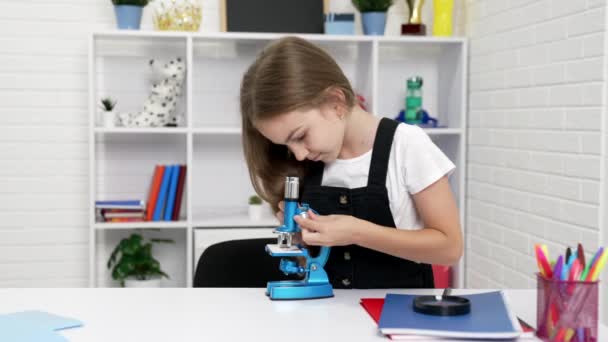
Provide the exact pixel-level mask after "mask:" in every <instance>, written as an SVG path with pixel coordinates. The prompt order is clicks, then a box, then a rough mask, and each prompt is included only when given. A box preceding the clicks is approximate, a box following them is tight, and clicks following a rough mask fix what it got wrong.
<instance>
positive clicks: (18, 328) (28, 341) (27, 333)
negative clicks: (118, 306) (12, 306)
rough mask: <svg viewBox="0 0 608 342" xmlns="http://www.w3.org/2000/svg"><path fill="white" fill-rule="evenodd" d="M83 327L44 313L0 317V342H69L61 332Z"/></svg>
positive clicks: (17, 313)
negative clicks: (59, 332)
mask: <svg viewBox="0 0 608 342" xmlns="http://www.w3.org/2000/svg"><path fill="white" fill-rule="evenodd" d="M80 326H82V322H80V321H78V320H75V319H72V318H67V317H61V316H57V315H53V314H50V313H47V312H42V311H22V312H15V313H10V314H5V315H0V341H20V342H67V341H68V340H67V339H66V338H65V337H63V336H61V335H60V334H58V333H57V331H59V330H63V329H69V328H76V327H80Z"/></svg>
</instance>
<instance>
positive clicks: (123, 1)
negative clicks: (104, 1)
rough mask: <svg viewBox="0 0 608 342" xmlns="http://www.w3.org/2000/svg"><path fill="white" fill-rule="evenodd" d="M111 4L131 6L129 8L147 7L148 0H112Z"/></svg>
mask: <svg viewBox="0 0 608 342" xmlns="http://www.w3.org/2000/svg"><path fill="white" fill-rule="evenodd" d="M112 3H113V4H114V5H116V6H118V5H131V6H139V7H146V5H148V0H112Z"/></svg>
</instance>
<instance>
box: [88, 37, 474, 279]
mask: <svg viewBox="0 0 608 342" xmlns="http://www.w3.org/2000/svg"><path fill="white" fill-rule="evenodd" d="M282 36H283V35H281V34H272V33H269V34H258V33H214V34H202V33H185V32H184V33H181V32H154V31H110V32H96V33H93V34H92V35H91V37H90V51H89V89H90V93H89V108H90V110H89V111H90V121H89V122H90V124H89V137H90V139H89V141H90V146H89V151H90V175H91V177H90V186H89V191H90V202H91V204H90V228H91V229H90V285H91V286H113V285H114V284H113V283H112V281H111V279H110V275H109V273H108V271H107V269H106V268H105V263H106V261H107V256H108V255H109V252H111V250H112V248H113V247H114V244H115V243H116V242H117V241H119V238H121V237H123V236H126V235H127V234H128V233H129V232H130V231H132V230H134V229H140V228H142V229H157V230H155V231H152V232H150V233H149V234H151V235H154V236H162V237H171V238H173V239H175V240H176V245H168V246H155V248H157V247H158V250H155V255H157V257H158V259H159V261H160V262H161V266H162V268H163V269H164V270H165V271H166V272H167V273H169V275H170V276H171V279H170V280H167V281H166V282H165V283H164V286H179V287H186V286H192V279H193V273H194V271H195V267H196V261H197V260H198V256H199V255H200V253H201V252H202V250H203V249H204V248H205V247H206V246H208V245H210V244H212V243H215V242H219V241H222V240H226V239H232V238H247V237H260V236H272V233H271V231H272V228H273V227H274V226H275V225H276V224H277V221H276V219H275V218H273V217H272V216H271V214H270V210H268V217H267V218H265V219H263V220H261V221H256V222H252V221H251V220H249V218H248V217H247V212H246V211H247V198H248V196H249V195H251V194H253V189H252V186H251V184H250V181H249V176H248V173H247V169H246V165H245V162H244V158H243V154H242V149H241V140H240V134H241V128H240V113H239V103H238V93H239V86H240V80H241V77H242V75H243V73H244V71H245V69H246V68H247V67H248V65H249V64H250V63H251V62H252V61H253V59H254V58H255V56H256V55H257V53H258V52H259V51H260V50H261V49H262V47H263V46H265V45H266V44H268V43H269V42H271V41H272V40H274V39H277V38H280V37H282ZM298 36H300V37H302V38H305V39H308V40H310V41H312V42H313V43H315V44H318V45H319V46H321V47H322V48H324V49H326V51H328V52H329V53H330V54H331V55H332V57H334V58H335V59H336V61H337V62H338V64H339V65H340V66H341V68H342V69H343V70H344V72H345V74H346V75H347V77H348V78H349V79H350V81H351V83H352V85H353V87H354V89H355V91H356V92H358V93H359V94H361V95H363V96H364V97H365V98H366V104H367V106H368V110H370V111H371V112H372V113H375V115H382V116H387V117H395V116H397V114H398V113H399V111H400V110H401V109H403V107H404V102H405V85H406V79H407V78H408V77H411V76H415V75H418V76H422V77H423V79H424V86H423V91H424V95H423V99H424V108H425V109H427V110H428V112H429V113H430V114H431V116H433V117H437V118H438V119H439V123H440V125H445V126H446V127H443V128H433V129H426V132H427V133H428V134H429V135H430V136H431V138H432V139H433V141H434V142H435V143H436V144H437V145H438V146H439V147H440V148H441V149H442V150H443V151H444V152H445V153H446V154H447V156H448V157H449V158H450V159H451V160H452V161H453V162H454V163H455V164H456V166H457V171H456V172H455V173H453V174H452V176H451V178H450V183H451V186H452V189H453V191H454V193H455V195H456V200H457V202H458V205H459V208H460V216H461V219H462V226H463V229H464V227H465V225H464V218H465V213H464V208H465V200H464V199H465V196H464V193H465V172H466V167H465V160H466V159H465V155H466V142H465V139H466V127H467V125H466V111H467V109H466V88H467V79H466V75H467V42H466V40H465V39H462V38H434V37H376V36H330V35H298ZM177 56H181V57H184V58H186V61H187V66H188V70H187V72H188V73H187V82H186V83H185V89H184V96H183V98H182V99H181V101H182V103H181V104H180V108H181V110H182V111H183V113H184V114H185V120H184V121H185V124H184V125H183V126H181V127H165V128H124V127H117V128H103V127H98V126H97V125H96V123H97V122H98V120H97V103H98V102H99V100H100V98H101V97H103V96H111V97H114V98H115V99H117V101H118V102H117V109H118V110H119V111H136V110H140V108H141V107H142V106H143V102H144V100H145V98H146V97H147V96H148V92H149V89H150V82H149V81H147V80H146V77H147V75H148V74H149V70H148V63H147V61H148V60H149V59H150V58H161V59H169V58H174V57H177ZM178 163H179V164H185V165H187V167H188V169H187V177H186V187H185V191H184V198H183V201H182V212H181V215H180V220H179V221H177V222H142V223H99V222H95V209H94V201H95V200H102V199H131V198H137V199H144V200H146V199H147V196H148V189H149V186H150V180H151V178H152V174H153V171H154V166H155V165H157V164H178ZM463 271H464V258H463V259H462V261H461V263H460V264H459V265H458V267H456V268H455V272H454V275H455V279H454V281H455V282H454V286H455V287H463V286H464V272H463Z"/></svg>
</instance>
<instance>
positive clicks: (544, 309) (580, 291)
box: [536, 274, 599, 342]
mask: <svg viewBox="0 0 608 342" xmlns="http://www.w3.org/2000/svg"><path fill="white" fill-rule="evenodd" d="M598 283H599V281H565V280H556V279H547V278H545V277H544V276H542V275H540V274H537V275H536V284H537V297H536V326H537V330H536V335H537V336H538V337H539V338H540V339H542V340H544V341H570V342H579V341H581V342H582V341H585V342H586V341H597V324H598V306H599V295H598Z"/></svg>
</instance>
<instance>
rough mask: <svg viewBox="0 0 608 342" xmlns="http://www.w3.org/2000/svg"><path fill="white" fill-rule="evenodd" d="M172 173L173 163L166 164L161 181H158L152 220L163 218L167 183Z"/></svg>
mask: <svg viewBox="0 0 608 342" xmlns="http://www.w3.org/2000/svg"><path fill="white" fill-rule="evenodd" d="M172 175H173V165H167V166H166V167H165V172H164V173H163V181H162V183H160V190H159V192H158V198H157V199H156V206H155V207H154V216H153V217H152V221H160V220H161V219H162V218H163V213H164V207H165V203H166V202H167V192H168V191H169V183H170V181H171V176H172Z"/></svg>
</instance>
